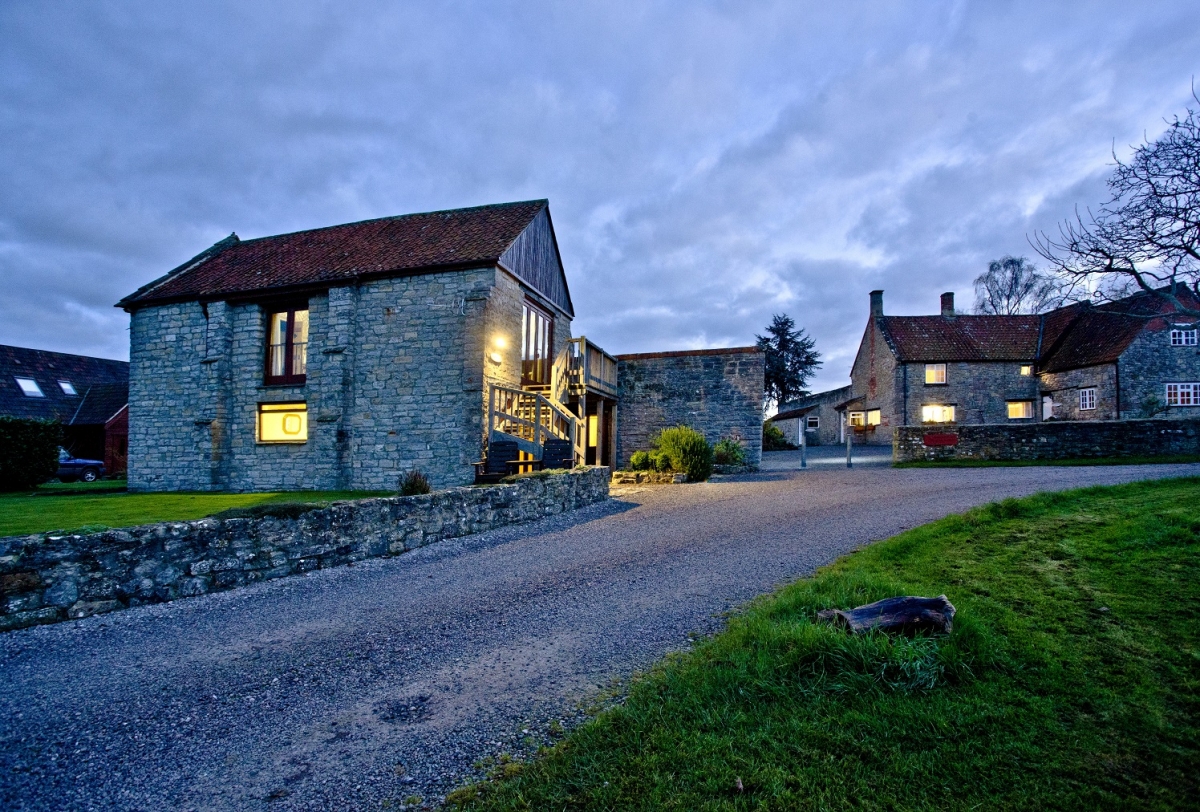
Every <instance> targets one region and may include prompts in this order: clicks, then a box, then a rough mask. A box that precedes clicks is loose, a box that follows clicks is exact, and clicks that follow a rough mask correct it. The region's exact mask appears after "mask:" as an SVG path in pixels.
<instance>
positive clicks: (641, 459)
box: [629, 451, 652, 471]
mask: <svg viewBox="0 0 1200 812" xmlns="http://www.w3.org/2000/svg"><path fill="white" fill-rule="evenodd" d="M651 466H652V463H651V462H650V455H649V454H647V453H646V452H645V451H635V452H633V453H632V454H630V455H629V468H630V470H632V471H649V470H650V468H651Z"/></svg>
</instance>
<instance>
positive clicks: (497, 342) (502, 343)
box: [488, 336, 508, 364]
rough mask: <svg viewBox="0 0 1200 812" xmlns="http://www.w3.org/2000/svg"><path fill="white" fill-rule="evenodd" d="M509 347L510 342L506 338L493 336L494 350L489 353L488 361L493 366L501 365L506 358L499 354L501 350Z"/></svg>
mask: <svg viewBox="0 0 1200 812" xmlns="http://www.w3.org/2000/svg"><path fill="white" fill-rule="evenodd" d="M507 346H508V340H507V339H506V338H505V337H504V336H493V337H492V347H493V349H492V350H491V351H490V352H489V353H488V360H489V361H491V362H492V363H493V364H499V363H500V362H501V361H503V360H504V356H503V355H501V354H500V353H499V350H502V349H504V348H505V347H507Z"/></svg>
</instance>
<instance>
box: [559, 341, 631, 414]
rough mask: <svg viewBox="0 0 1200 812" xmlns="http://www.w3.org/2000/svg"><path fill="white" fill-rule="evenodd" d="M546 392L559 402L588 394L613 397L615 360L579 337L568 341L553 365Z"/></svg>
mask: <svg viewBox="0 0 1200 812" xmlns="http://www.w3.org/2000/svg"><path fill="white" fill-rule="evenodd" d="M550 391H551V393H552V396H553V398H554V400H556V401H558V402H559V403H569V402H570V401H572V400H574V399H577V398H579V397H581V396H587V395H589V394H591V395H600V396H602V397H606V398H615V397H616V396H617V359H616V358H614V357H613V356H611V355H609V354H608V353H607V352H605V351H604V350H602V349H600V348H599V347H597V346H596V345H595V344H592V343H591V342H589V341H588V340H587V339H586V338H584V337H582V336H581V337H580V338H572V339H570V340H569V341H568V342H567V346H566V347H564V348H563V351H562V352H561V353H559V356H558V358H557V359H556V360H555V362H554V369H553V375H552V376H551V383H550Z"/></svg>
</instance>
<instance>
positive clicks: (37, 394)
mask: <svg viewBox="0 0 1200 812" xmlns="http://www.w3.org/2000/svg"><path fill="white" fill-rule="evenodd" d="M16 381H17V386H19V387H21V391H22V392H24V393H25V397H29V398H44V397H46V395H45V394H44V393H43V392H42V387H40V386H38V384H37V381H35V380H34V379H33V378H17V379H16Z"/></svg>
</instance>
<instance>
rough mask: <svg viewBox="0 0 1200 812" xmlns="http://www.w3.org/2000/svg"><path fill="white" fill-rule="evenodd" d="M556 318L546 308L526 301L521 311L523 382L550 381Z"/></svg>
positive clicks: (542, 382)
mask: <svg viewBox="0 0 1200 812" xmlns="http://www.w3.org/2000/svg"><path fill="white" fill-rule="evenodd" d="M553 346H554V319H552V318H551V317H550V314H549V313H547V312H546V311H545V310H542V309H541V308H540V307H538V306H537V305H535V304H533V303H531V302H525V305H524V308H523V310H522V312H521V383H522V384H527V385H533V386H539V385H543V384H548V383H550V370H551V367H552V366H553V364H554V359H553V358H551V357H550V351H551V349H552V348H553Z"/></svg>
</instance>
